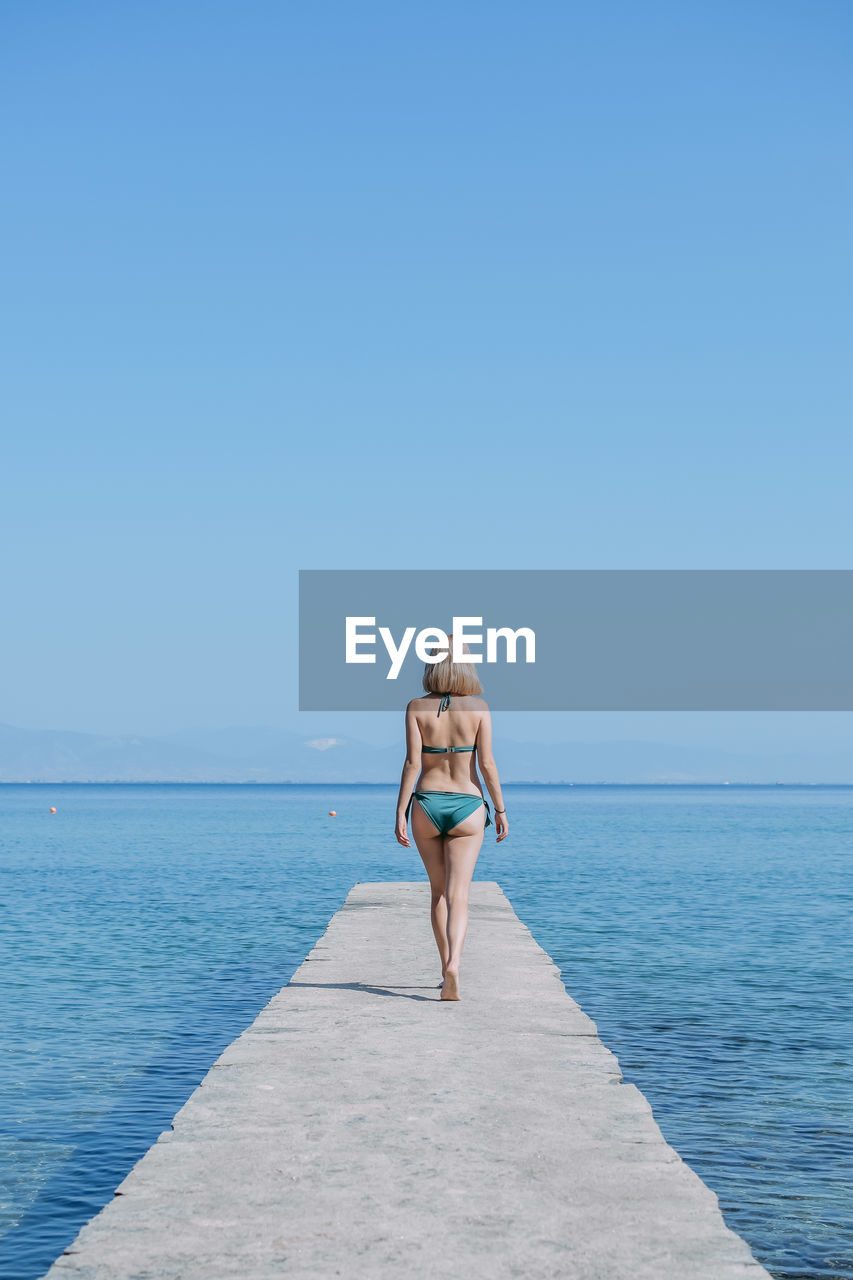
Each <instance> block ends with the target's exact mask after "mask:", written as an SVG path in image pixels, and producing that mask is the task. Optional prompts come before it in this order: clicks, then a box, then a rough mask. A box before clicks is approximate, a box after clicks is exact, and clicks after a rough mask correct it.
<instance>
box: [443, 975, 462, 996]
mask: <svg viewBox="0 0 853 1280" xmlns="http://www.w3.org/2000/svg"><path fill="white" fill-rule="evenodd" d="M441 998H442V1000H458V999H459V974H458V973H454V971H453V970H452V969H448V970H447V973H446V974H445V975H444V983H443V985H442V988H441Z"/></svg>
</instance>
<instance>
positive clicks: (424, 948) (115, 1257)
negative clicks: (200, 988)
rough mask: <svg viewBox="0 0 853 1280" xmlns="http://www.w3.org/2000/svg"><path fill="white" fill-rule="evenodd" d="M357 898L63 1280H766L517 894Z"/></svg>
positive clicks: (89, 1237)
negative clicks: (438, 943)
mask: <svg viewBox="0 0 853 1280" xmlns="http://www.w3.org/2000/svg"><path fill="white" fill-rule="evenodd" d="M470 912H471V918H470V925H469V930H468V937H467V941H466V945H465V953H464V957H463V964H462V974H461V983H460V990H461V996H462V999H461V1000H460V1001H459V1002H458V1003H451V1002H449V1001H445V1002H442V1001H440V1000H439V990H438V986H437V983H438V982H439V980H440V978H441V969H440V965H439V961H438V952H437V950H436V947H435V943H434V941H433V937H432V931H431V929H430V925H429V886H428V885H427V884H426V883H425V882H419V883H415V884H407V883H382V884H357V885H356V886H355V887H354V888H353V889H352V891H351V892H350V894H349V896H348V897H347V900H346V902H345V903H344V905H343V906H342V907H341V909H340V911H338V912H337V913H336V914H335V915H334V916H333V917H332V919H331V921H330V922H329V925H328V928H327V929H326V932H325V933H324V934H323V936H322V938H321V939H320V940H319V942H318V943H317V945H316V946H315V947H314V948H313V950H312V951H311V952H310V954H309V955H308V957H307V959H306V960H305V961H304V963H303V964H302V965H301V966H300V968H299V969H297V970H296V972H295V973H294V975H293V978H292V979H291V981H290V982H289V983H288V985H287V986H286V987H283V988H282V990H281V991H280V992H279V993H278V995H277V996H275V997H274V999H273V1000H271V1001H270V1003H269V1004H268V1005H267V1006H266V1008H265V1009H263V1010H262V1012H261V1013H260V1015H259V1016H258V1018H257V1019H256V1020H255V1022H254V1023H253V1024H252V1026H251V1027H249V1028H248V1030H247V1031H245V1032H244V1033H243V1035H241V1036H240V1037H239V1038H238V1039H237V1040H235V1041H234V1042H233V1044H231V1045H230V1046H229V1048H228V1049H226V1051H225V1052H224V1053H223V1054H222V1056H221V1057H220V1058H219V1059H218V1061H217V1062H216V1063H214V1065H213V1067H212V1068H211V1069H210V1071H209V1073H208V1074H207V1076H206V1077H205V1079H204V1080H203V1081H202V1083H201V1085H200V1086H199V1087H198V1089H196V1091H195V1093H194V1094H193V1095H192V1097H191V1098H190V1099H189V1101H188V1102H187V1103H186V1104H185V1105H184V1106H183V1107H182V1108H181V1110H180V1111H179V1112H178V1113H177V1115H176V1116H175V1119H174V1121H173V1125H172V1129H171V1131H169V1132H167V1133H164V1134H163V1135H162V1136H161V1137H160V1139H159V1141H158V1142H156V1143H155V1144H154V1146H153V1147H152V1148H151V1149H150V1150H149V1151H148V1153H147V1154H146V1155H145V1156H144V1158H143V1159H142V1160H140V1161H139V1163H138V1164H137V1165H136V1166H135V1168H134V1169H132V1170H131V1172H130V1173H129V1174H128V1176H127V1177H126V1178H125V1180H124V1182H122V1183H121V1185H120V1186H119V1188H118V1190H117V1192H116V1196H115V1199H114V1200H113V1201H112V1202H111V1203H110V1204H109V1205H108V1206H107V1207H106V1208H105V1209H104V1210H103V1211H102V1212H101V1213H99V1214H98V1215H97V1217H95V1218H93V1219H92V1221H91V1222H90V1223H88V1225H87V1226H85V1227H84V1228H83V1230H82V1231H81V1232H80V1234H79V1235H78V1237H77V1239H76V1240H75V1242H74V1244H73V1245H72V1246H71V1247H70V1248H69V1250H68V1251H67V1252H66V1253H65V1254H64V1255H63V1256H62V1257H61V1258H59V1259H58V1261H57V1262H56V1263H54V1265H53V1267H51V1269H50V1271H49V1272H48V1276H49V1277H50V1278H51V1280H124V1278H127V1280H131V1278H134V1280H137V1278H138V1280H142V1277H145V1280H153V1278H154V1277H175V1280H177V1277H182V1278H183V1280H196V1278H198V1280H201V1278H202V1277H204V1278H205V1280H217V1278H219V1277H223V1278H225V1277H234V1278H235V1280H237V1277H239V1278H240V1280H269V1278H270V1277H274V1276H293V1277H303V1276H304V1277H317V1278H319V1277H322V1278H323V1280H329V1278H330V1277H335V1276H341V1277H344V1278H345V1280H410V1278H413V1280H420V1277H423V1278H424V1280H426V1278H427V1277H429V1280H432V1278H433V1277H434V1276H437V1275H440V1276H442V1277H445V1278H447V1277H449V1278H450V1280H457V1277H458V1280H462V1278H463V1277H464V1280H479V1278H480V1277H482V1278H483V1280H504V1278H505V1277H507V1278H508V1277H519V1278H523V1280H528V1278H530V1277H536V1278H537V1280H539V1278H541V1277H566V1278H567V1280H729V1278H732V1280H734V1278H735V1277H738V1278H739V1280H740V1278H743V1280H758V1277H761V1276H767V1275H768V1274H769V1273H768V1272H766V1271H765V1270H764V1268H763V1267H761V1266H759V1264H758V1263H757V1262H756V1261H755V1259H754V1258H753V1257H752V1255H751V1253H750V1251H749V1249H748V1247H747V1245H746V1244H745V1243H744V1241H743V1240H741V1238H740V1237H739V1236H737V1235H735V1234H734V1232H732V1231H730V1230H729V1229H728V1228H727V1227H726V1225H725V1223H724V1221H723V1218H722V1215H721V1214H720V1210H719V1207H718V1204H717V1198H716V1196H715V1195H714V1193H713V1192H712V1191H711V1190H710V1189H709V1188H708V1187H707V1186H706V1185H705V1184H704V1183H703V1182H702V1181H701V1180H700V1179H699V1178H698V1177H697V1175H696V1174H695V1173H693V1171H692V1170H691V1169H690V1168H689V1167H688V1166H687V1165H686V1164H685V1163H684V1162H683V1160H682V1159H681V1158H680V1157H679V1155H678V1154H677V1152H676V1151H674V1150H673V1148H672V1147H670V1146H669V1145H668V1144H667V1143H666V1141H665V1140H664V1138H663V1136H662V1134H661V1132H660V1130H659V1128H658V1126H657V1124H656V1122H655V1120H654V1118H653V1116H652V1112H651V1108H650V1106H649V1104H648V1103H647V1101H646V1099H645V1098H644V1097H643V1095H642V1094H641V1093H640V1092H639V1091H638V1090H637V1089H636V1088H635V1087H634V1086H633V1085H631V1084H625V1083H622V1078H621V1073H620V1071H619V1064H618V1062H617V1060H616V1058H615V1057H614V1056H613V1054H612V1053H611V1052H610V1051H609V1050H608V1049H606V1048H605V1046H604V1045H603V1044H602V1043H601V1041H600V1040H599V1039H598V1037H597V1035H596V1029H595V1025H594V1023H593V1022H591V1021H590V1019H589V1018H588V1017H587V1016H586V1014H585V1013H583V1011H582V1010H581V1009H580V1008H579V1007H578V1005H577V1004H576V1003H575V1002H574V1001H573V1000H572V999H571V998H570V996H569V995H568V994H567V992H566V989H565V987H564V986H563V983H562V981H561V979H560V974H559V970H558V969H557V967H556V965H555V964H554V963H553V961H552V960H551V959H550V957H549V956H548V955H547V954H546V952H544V951H543V950H542V949H541V947H539V946H538V945H537V944H536V942H535V941H534V940H533V938H532V936H531V934H530V932H529V931H528V929H527V928H526V927H525V926H524V925H523V924H522V922H521V921H520V920H519V919H518V917H517V916H516V914H515V912H514V911H513V909H512V907H511V905H510V903H509V901H508V900H507V898H506V897H505V896H504V894H503V893H502V891H501V889H500V887H499V886H498V885H497V884H495V883H492V882H489V881H475V882H474V883H473V884H472V886H471V903H470Z"/></svg>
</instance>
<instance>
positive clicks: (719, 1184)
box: [0, 785, 853, 1280]
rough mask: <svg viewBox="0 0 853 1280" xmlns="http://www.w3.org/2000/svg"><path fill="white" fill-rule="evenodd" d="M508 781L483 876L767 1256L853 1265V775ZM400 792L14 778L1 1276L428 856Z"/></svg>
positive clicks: (99, 1201) (1, 925) (41, 1254)
mask: <svg viewBox="0 0 853 1280" xmlns="http://www.w3.org/2000/svg"><path fill="white" fill-rule="evenodd" d="M506 790H507V795H508V806H509V809H510V816H511V819H512V821H513V830H512V836H511V838H510V839H509V840H507V841H506V842H505V843H504V844H502V845H495V843H494V841H493V840H492V839H489V840H488V841H487V843H486V844H485V845H484V849H483V852H482V854H481V855H480V860H479V862H478V864H477V872H476V876H477V878H478V879H487V880H497V881H499V883H500V884H501V885H502V887H503V889H504V890H505V892H506V893H507V895H508V896H509V898H510V900H511V902H512V904H513V906H514V907H515V910H516V911H517V912H518V914H519V915H520V916H521V918H522V920H524V922H525V923H526V924H527V925H528V926H529V928H530V929H531V931H532V933H533V936H534V937H535V938H536V940H537V941H538V942H539V943H540V944H541V945H542V946H543V947H544V948H545V949H546V950H547V951H548V952H550V954H551V955H552V956H553V957H554V959H555V960H556V962H557V963H558V964H559V965H560V967H561V969H562V973H563V979H564V981H565V983H566V986H567V987H568V989H569V991H570V992H571V994H572V995H573V996H574V997H575V998H576V999H577V1000H578V1001H579V1002H580V1003H581V1005H582V1006H583V1007H584V1009H585V1010H586V1011H587V1012H588V1013H589V1014H590V1015H591V1016H592V1017H593V1018H594V1019H595V1021H596V1022H597V1024H598V1030H599V1034H600V1036H601V1038H602V1040H603V1041H604V1042H605V1044H607V1045H608V1046H609V1047H610V1048H611V1049H612V1050H613V1051H614V1052H615V1053H616V1054H617V1056H618V1058H619V1061H620V1064H621V1066H622V1070H623V1072H624V1075H625V1077H626V1079H628V1080H631V1081H633V1082H634V1083H636V1085H637V1086H638V1087H639V1088H640V1089H641V1090H642V1091H643V1092H644V1093H645V1094H646V1096H647V1097H648V1099H649V1101H650V1102H651V1104H652V1106H653V1108H654V1112H655V1115H656V1117H657V1120H658V1123H659V1124H660V1126H661V1128H662V1129H663V1132H664V1134H665V1136H666V1137H667V1139H668V1140H669V1141H670V1142H671V1143H672V1145H673V1146H674V1147H676V1148H677V1150H678V1151H679V1152H680V1153H681V1154H682V1156H683V1157H684V1159H685V1160H687V1161H688V1163H689V1164H691V1165H692V1166H693V1168H694V1169H695V1170H696V1171H697V1172H698V1173H699V1174H700V1175H701V1177H703V1178H704V1179H705V1181H706V1182H707V1183H709V1184H710V1186H711V1187H713V1188H714V1190H715V1191H716V1193H717V1195H718V1196H719V1198H720V1203H721V1206H722V1209H723V1212H724V1214H725V1217H726V1220H727V1221H728V1223H729V1225H730V1226H731V1227H732V1228H733V1229H734V1230H735V1231H737V1232H739V1233H740V1234H741V1235H742V1236H744V1237H745V1238H746V1240H747V1241H748V1242H749V1244H750V1245H751V1247H752V1249H753V1252H754V1253H755V1255H756V1256H757V1257H758V1259H759V1260H760V1261H761V1262H762V1263H763V1264H764V1265H765V1266H766V1267H767V1268H768V1270H770V1271H771V1272H772V1273H773V1274H774V1275H775V1276H777V1277H780V1278H781V1277H785V1278H786V1280H794V1278H795V1277H796V1278H797V1280H805V1278H808V1280H813V1278H817V1277H845V1280H851V1278H853V1196H851V1187H850V1181H849V1176H850V1170H851V1164H853V1132H851V1130H853V1066H851V1051H852V1050H853V1025H851V991H853V982H851V979H853V954H851V927H850V921H851V905H853V903H851V897H853V891H851V874H850V872H851V858H853V853H851V844H852V843H853V841H852V840H851V834H853V789H847V788H836V787H826V788H793V787H785V788H780V787H775V788H760V787H745V788H739V787H719V788H713V787H695V788H694V787H581V786H575V787H508V788H507V789H506ZM394 798H395V790H394V789H393V788H390V787H340V786H338V787H295V786H281V787H278V786H144V785H143V786H123V785H116V786H98V785H89V786H85V785H80V786H77V785H66V786H42V785H39V786H34V785H31V786H13V785H6V786H0V812H2V827H0V843H2V857H0V873H2V904H0V907H1V908H2V909H0V947H1V948H2V954H1V955H0V959H2V979H3V980H2V1000H3V1008H2V1011H0V1012H2V1028H3V1054H2V1060H0V1095H1V1096H2V1133H0V1275H2V1276H3V1277H6V1278H8V1280H29V1278H30V1277H37V1276H40V1275H42V1274H43V1272H44V1271H45V1270H46V1269H47V1267H48V1266H49V1264H50V1262H51V1261H52V1260H53V1258H54V1257H56V1255H57V1254H58V1253H60V1252H61V1251H62V1249H63V1248H64V1247H65V1245H66V1244H67V1243H68V1242H69V1241H70V1240H71V1239H72V1238H73V1236H74V1235H75V1234H76V1233H77V1231H78V1229H79V1227H80V1226H81V1225H82V1224H83V1222H85V1221H86V1220H87V1219H88V1218H89V1217H91V1216H92V1215H93V1214H94V1213H96V1212H97V1210H98V1209H100V1208H101V1206H102V1205H103V1204H105V1203H106V1202H107V1201H108V1200H109V1199H110V1198H111V1196H112V1191H113V1188H114V1187H115V1186H116V1184H117V1183H118V1182H119V1181H120V1180H121V1179H122V1177H123V1176H124V1175H125V1173H126V1172H127V1171H128V1170H129V1169H130V1167H131V1165H132V1164H133V1163H134V1162H135V1161H136V1160H137V1159H138V1158H139V1157H140V1156H141V1155H142V1154H143V1153H144V1151H145V1150H146V1148H147V1147H148V1146H149V1145H150V1144H151V1143H152V1142H153V1141H154V1140H155V1139H156V1138H157V1135H158V1134H159V1133H160V1132H161V1131H162V1130H163V1129H164V1128H168V1125H169V1121H170V1119H171V1117H172V1116H173V1114H174V1113H175V1111H176V1110H177V1109H178V1107H179V1106H180V1105H181V1104H182V1102H183V1101H184V1100H185V1099H186V1097H187V1096H188V1095H189V1094H190V1093H191V1091H192V1090H193V1089H194V1088H195V1086H196V1085H197V1084H198V1082H199V1081H200V1080H201V1078H202V1076H203V1075H204V1074H205V1072H206V1071H207V1070H208V1068H209V1067H210V1065H211V1063H212V1062H213V1060H214V1059H215V1058H216V1057H217V1056H218V1055H219V1053H220V1052H221V1051H222V1050H223V1049H224V1048H225V1046H226V1045H227V1044H228V1043H229V1042H230V1041H231V1040H233V1039H234V1037H235V1036H237V1035H238V1034H239V1033H240V1032H241V1031H242V1030H243V1029H244V1028H245V1027H246V1026H247V1025H248V1024H249V1023H250V1022H251V1021H252V1020H253V1019H254V1017H255V1015H256V1014H257V1012H258V1011H259V1010H260V1008H261V1007H262V1006H263V1005H264V1004H265V1003H266V1002H267V1000H268V999H269V998H270V997H271V996H272V995H273V994H274V993H275V992H276V991H277V990H278V989H279V987H281V986H282V985H283V984H284V983H285V982H287V981H288V979H289V977H290V975H291V974H292V972H293V970H294V969H295V968H296V967H297V965H298V964H299V963H300V962H301V960H302V959H303V958H304V956H305V954H306V952H307V951H308V950H309V949H310V947H311V946H312V945H313V944H314V942H315V941H316V940H317V938H318V937H319V935H320V934H321V933H322V932H323V929H324V928H325V925H326V922H327V921H328V919H329V917H330V916H331V915H332V914H333V913H334V912H335V911H336V910H337V908H338V907H339V906H340V905H341V902H342V901H343V899H344V897H345V896H346V894H347V893H348V891H349V889H350V888H351V887H352V885H353V884H354V883H355V882H356V881H358V880H386V879H387V880H413V879H420V878H422V877H423V878H424V879H425V876H424V872H423V869H422V866H421V863H420V861H419V859H418V857H417V853H416V852H415V851H414V850H413V851H411V852H409V851H406V850H404V849H402V848H400V847H399V846H398V845H397V844H396V842H395V841H394V839H393V836H392V832H391V828H392V817H393V807H394ZM51 805H54V806H55V807H56V809H57V813H56V814H55V815H51V814H50V813H49V811H48V810H49V806H51ZM329 809H336V810H337V811H338V815H339V816H338V818H337V819H336V820H333V819H330V818H329V817H328V816H327V814H328V810H329ZM488 834H489V836H490V837H491V835H492V831H491V830H490V831H489V833H488Z"/></svg>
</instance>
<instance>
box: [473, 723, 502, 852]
mask: <svg viewBox="0 0 853 1280" xmlns="http://www.w3.org/2000/svg"><path fill="white" fill-rule="evenodd" d="M477 758H478V760H479V762H480V772H481V773H482V775H483V781H484V782H485V784H486V786H487V787H488V788H489V795H490V796H491V797H492V804H493V805H494V808H495V826H496V828H497V833H498V834H497V839H498V840H505V839H506V837H507V835H508V833H509V823H508V822H507V820H506V809H505V808H504V801H503V795H502V794H501V780H500V778H499V777H498V766H497V765H496V764H495V757H494V756H493V755H492V713H491V712H490V711H489V708H488V707H486V710H485V713H484V715H483V718H482V720H481V721H480V727H479V729H478V730H477Z"/></svg>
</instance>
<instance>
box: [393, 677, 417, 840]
mask: <svg viewBox="0 0 853 1280" xmlns="http://www.w3.org/2000/svg"><path fill="white" fill-rule="evenodd" d="M422 746H423V742H422V739H421V731H420V728H419V727H418V722H417V718H416V717H415V712H414V707H413V706H412V704H411V702H410V703H409V705H408V706H407V707H406V759H405V761H404V763H403V774H402V777H401V778H400V794H399V795H398V797H397V825H396V827H395V829H394V835H395V836H396V837H397V842H398V843H399V844H402V845H405V847H406V848H407V849H408V848H410V847H411V841H410V840H409V834H408V831H407V830H406V809H407V808H408V807H409V801H410V800H411V798H412V792H413V791H414V789H415V783H416V782H417V780H418V774H419V773H420V771H421V747H422Z"/></svg>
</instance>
